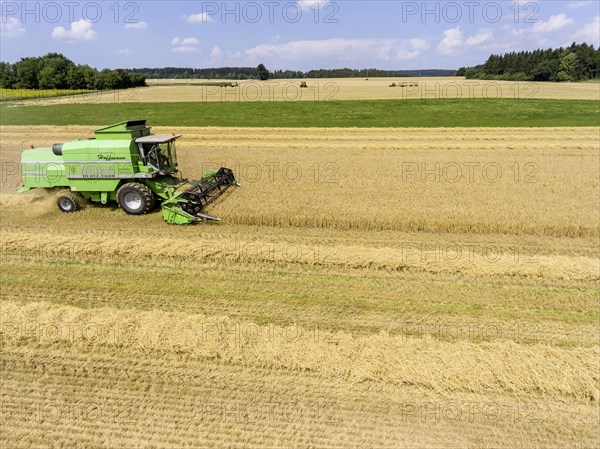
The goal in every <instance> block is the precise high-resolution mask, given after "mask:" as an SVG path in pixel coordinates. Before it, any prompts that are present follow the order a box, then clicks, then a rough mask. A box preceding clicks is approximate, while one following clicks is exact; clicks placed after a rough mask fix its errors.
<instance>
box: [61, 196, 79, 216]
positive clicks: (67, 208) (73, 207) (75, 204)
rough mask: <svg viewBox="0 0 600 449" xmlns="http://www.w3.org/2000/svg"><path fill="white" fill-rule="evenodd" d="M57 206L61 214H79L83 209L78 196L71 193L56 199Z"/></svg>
mask: <svg viewBox="0 0 600 449" xmlns="http://www.w3.org/2000/svg"><path fill="white" fill-rule="evenodd" d="M56 205H57V206H58V208H59V209H60V211H61V212H65V213H67V214H69V213H71V212H77V211H78V210H79V209H81V205H80V204H79V198H77V195H75V194H74V193H71V192H68V193H63V194H61V195H60V196H59V197H58V198H57V199H56Z"/></svg>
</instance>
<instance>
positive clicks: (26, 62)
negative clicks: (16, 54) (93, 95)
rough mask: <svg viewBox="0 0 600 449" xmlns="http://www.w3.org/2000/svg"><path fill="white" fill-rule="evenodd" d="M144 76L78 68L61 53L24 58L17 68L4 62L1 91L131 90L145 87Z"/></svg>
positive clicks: (0, 71)
mask: <svg viewBox="0 0 600 449" xmlns="http://www.w3.org/2000/svg"><path fill="white" fill-rule="evenodd" d="M145 85H146V78H145V77H144V75H143V74H141V73H128V72H127V71H125V70H122V69H117V70H110V69H105V70H101V71H98V70H97V69H95V68H92V67H90V66H89V65H85V64H83V65H76V64H75V63H74V62H73V61H71V60H70V59H68V58H67V57H65V56H64V55H62V54H60V53H48V54H46V55H45V56H41V57H31V58H21V60H20V61H18V62H15V63H14V64H9V63H7V62H0V87H2V88H5V89H89V90H105V89H127V88H130V87H138V86H145Z"/></svg>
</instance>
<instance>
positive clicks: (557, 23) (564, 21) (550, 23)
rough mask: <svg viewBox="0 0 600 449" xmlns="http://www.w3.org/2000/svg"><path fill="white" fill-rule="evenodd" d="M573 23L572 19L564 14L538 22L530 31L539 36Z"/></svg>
mask: <svg viewBox="0 0 600 449" xmlns="http://www.w3.org/2000/svg"><path fill="white" fill-rule="evenodd" d="M574 23H575V21H574V20H573V19H571V18H569V17H567V16H566V14H565V13H561V14H557V15H555V16H550V18H549V19H548V20H547V21H543V20H540V21H539V22H538V23H536V24H535V25H534V26H533V28H532V31H533V32H534V33H539V34H545V33H552V32H554V31H558V30H560V29H562V28H564V27H566V26H569V25H572V24H574Z"/></svg>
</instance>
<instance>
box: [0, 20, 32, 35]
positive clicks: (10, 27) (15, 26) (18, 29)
mask: <svg viewBox="0 0 600 449" xmlns="http://www.w3.org/2000/svg"><path fill="white" fill-rule="evenodd" d="M1 20H2V21H1V22H0V36H2V37H6V38H12V37H19V36H22V35H24V34H25V33H27V30H26V29H25V27H23V24H22V23H21V22H19V20H18V19H15V18H14V17H10V18H8V19H5V18H4V17H1Z"/></svg>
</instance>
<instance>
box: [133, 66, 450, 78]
mask: <svg viewBox="0 0 600 449" xmlns="http://www.w3.org/2000/svg"><path fill="white" fill-rule="evenodd" d="M125 71H126V72H128V73H137V74H142V75H144V76H145V77H146V78H148V79H165V78H167V79H178V78H182V79H190V78H198V79H231V80H245V79H258V78H259V76H258V72H257V69H256V67H220V68H210V69H193V68H180V67H164V68H141V69H125ZM455 74H456V71H455V70H379V69H362V70H356V69H347V68H345V69H320V70H310V71H308V72H302V71H299V70H275V71H272V72H270V78H271V79H286V78H287V79H289V78H296V79H297V78H369V77H371V78H377V77H408V76H450V75H455Z"/></svg>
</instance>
